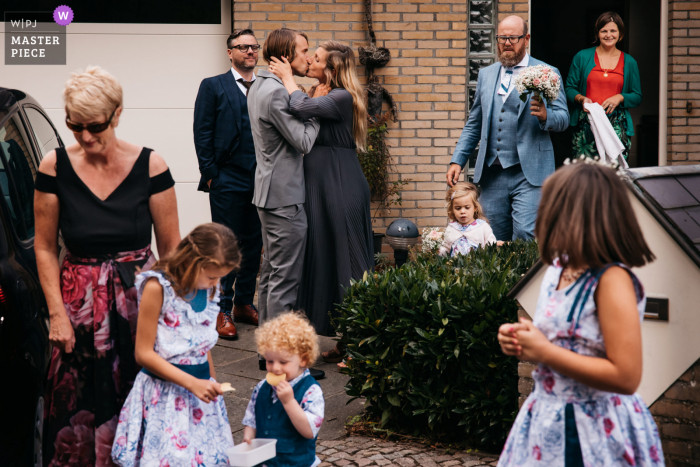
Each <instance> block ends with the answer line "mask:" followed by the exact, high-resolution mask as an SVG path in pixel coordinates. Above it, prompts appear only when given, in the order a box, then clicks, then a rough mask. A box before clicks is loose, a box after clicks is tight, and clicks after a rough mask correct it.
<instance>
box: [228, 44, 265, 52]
mask: <svg viewBox="0 0 700 467" xmlns="http://www.w3.org/2000/svg"><path fill="white" fill-rule="evenodd" d="M231 48H232V49H238V50H240V51H241V52H242V53H246V52H247V51H248V49H250V50H252V51H253V52H257V51H258V50H260V46H259V45H258V44H253V45H246V44H241V45H234V46H232V47H231Z"/></svg>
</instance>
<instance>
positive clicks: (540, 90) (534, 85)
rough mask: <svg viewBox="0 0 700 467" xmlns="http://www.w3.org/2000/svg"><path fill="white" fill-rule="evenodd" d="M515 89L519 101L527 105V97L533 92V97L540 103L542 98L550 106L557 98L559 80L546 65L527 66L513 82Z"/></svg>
mask: <svg viewBox="0 0 700 467" xmlns="http://www.w3.org/2000/svg"><path fill="white" fill-rule="evenodd" d="M513 83H514V84H515V89H517V90H518V92H519V93H520V100H521V101H523V102H525V103H527V95H528V93H529V92H530V91H533V92H534V94H535V97H536V98H537V99H538V100H539V101H540V102H542V98H544V99H545V100H546V101H547V103H548V104H551V103H552V101H553V100H555V99H556V98H557V97H558V96H559V89H560V88H561V79H560V78H559V75H558V74H557V73H556V72H555V71H554V70H553V69H552V68H551V67H549V66H547V65H535V66H529V67H527V68H525V69H524V70H523V71H521V72H520V74H519V75H518V76H516V77H515V80H514V81H513Z"/></svg>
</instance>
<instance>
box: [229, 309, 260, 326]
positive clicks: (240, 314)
mask: <svg viewBox="0 0 700 467" xmlns="http://www.w3.org/2000/svg"><path fill="white" fill-rule="evenodd" d="M233 320H234V321H235V322H237V323H245V324H252V325H253V326H257V325H258V310H257V308H255V305H241V306H239V305H234V306H233Z"/></svg>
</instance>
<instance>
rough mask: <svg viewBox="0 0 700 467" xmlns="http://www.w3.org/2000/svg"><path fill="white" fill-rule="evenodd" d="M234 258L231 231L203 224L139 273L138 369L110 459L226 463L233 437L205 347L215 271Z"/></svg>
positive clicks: (214, 310)
mask: <svg viewBox="0 0 700 467" xmlns="http://www.w3.org/2000/svg"><path fill="white" fill-rule="evenodd" d="M239 263H240V253H239V251H238V247H237V242H236V238H235V236H234V235H233V232H231V230H230V229H228V228H227V227H225V226H223V225H220V224H204V225H200V226H199V227H197V228H195V229H194V230H193V231H192V232H191V233H190V234H189V235H188V236H187V237H185V238H184V239H183V240H182V241H181V242H180V244H179V245H178V246H177V248H176V249H175V251H174V252H173V253H172V255H170V256H169V257H167V258H165V259H163V260H161V261H159V262H158V263H156V264H155V265H154V267H153V270H151V271H147V272H143V273H141V274H139V275H138V277H137V279H136V289H137V290H138V296H139V297H138V298H139V319H138V325H137V330H136V361H137V362H138V363H139V364H140V365H141V366H142V367H143V369H142V370H141V372H140V373H139V374H138V376H137V377H136V381H135V382H134V386H133V388H132V390H131V392H130V393H129V396H128V397H127V399H126V402H125V403H124V407H123V408H122V410H121V413H120V415H119V423H118V425H117V430H116V434H115V436H114V444H113V446H112V459H113V460H114V462H115V463H116V464H117V465H120V466H123V467H135V466H141V467H146V466H149V467H150V466H154V467H180V466H187V467H203V466H206V467H212V466H228V465H229V464H228V456H227V455H226V450H227V449H229V448H231V447H233V438H232V436H231V427H230V425H229V420H228V416H227V414H226V406H225V405H224V400H223V397H220V396H221V394H223V393H222V391H221V385H220V384H219V383H217V382H216V379H215V374H214V367H213V364H212V360H211V352H210V351H211V349H212V348H213V347H214V345H215V344H216V341H217V339H218V333H217V331H216V317H217V314H218V312H219V305H218V301H219V279H221V278H222V277H224V276H225V275H227V274H228V273H229V272H230V271H231V270H232V269H233V268H235V267H237V266H238V264H239Z"/></svg>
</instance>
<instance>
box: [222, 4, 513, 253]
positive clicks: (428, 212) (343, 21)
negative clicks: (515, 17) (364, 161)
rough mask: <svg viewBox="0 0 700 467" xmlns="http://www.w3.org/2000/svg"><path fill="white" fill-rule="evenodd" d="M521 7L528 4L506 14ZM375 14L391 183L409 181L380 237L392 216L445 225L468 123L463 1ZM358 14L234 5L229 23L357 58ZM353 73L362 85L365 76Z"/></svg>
mask: <svg viewBox="0 0 700 467" xmlns="http://www.w3.org/2000/svg"><path fill="white" fill-rule="evenodd" d="M502 4H503V8H506V7H507V6H511V5H510V2H502ZM522 5H525V7H527V0H517V1H515V2H513V4H512V8H513V9H517V11H520V9H521V8H522ZM373 8H374V11H373V13H374V30H375V32H376V35H377V46H384V47H387V48H389V49H390V50H391V56H392V58H391V61H390V62H389V64H388V65H387V66H386V67H384V68H381V69H378V70H376V73H375V74H376V75H377V76H379V79H380V82H381V83H382V84H383V85H384V87H385V88H386V89H387V90H388V91H389V92H391V93H392V95H393V96H394V99H395V100H396V102H397V105H398V110H399V115H398V120H399V122H398V123H391V124H390V132H389V136H388V143H389V144H390V145H391V149H390V151H391V154H392V156H393V159H394V162H395V163H396V169H397V170H396V172H397V173H395V174H393V175H392V177H393V178H394V179H398V177H401V178H402V179H410V180H411V182H410V183H409V184H408V185H407V186H406V189H405V190H404V194H403V205H402V207H401V208H399V209H392V210H391V212H382V213H380V215H379V216H377V217H378V218H377V219H375V221H374V227H375V230H377V231H379V232H383V231H384V230H385V228H386V226H388V225H389V224H390V223H391V221H392V220H393V219H395V218H397V217H407V218H410V219H413V220H415V221H416V222H417V224H418V225H419V226H426V225H444V224H445V223H446V216H445V214H444V204H445V202H444V196H445V188H446V185H445V172H446V170H447V166H448V164H449V161H450V155H451V154H452V150H453V149H454V146H455V144H456V143H457V140H458V139H459V135H460V133H461V130H462V127H463V126H464V121H465V118H466V112H465V107H466V103H465V84H466V74H467V60H466V51H467V42H466V39H467V28H466V24H467V1H466V0H374V6H373ZM364 9H365V6H364V1H363V0H326V1H324V0H315V1H311V2H301V3H300V2H299V1H298V0H264V1H258V0H246V1H243V0H240V1H239V0H236V1H235V4H234V20H235V27H236V28H243V27H251V28H252V29H253V30H254V31H255V32H256V34H257V35H258V40H259V41H261V42H262V40H264V38H265V36H266V35H267V33H268V32H270V31H272V30H274V29H276V28H279V27H288V28H294V29H299V30H303V31H305V32H306V33H307V34H308V35H309V39H310V42H311V44H310V48H311V49H312V50H313V49H315V48H316V47H317V45H318V43H320V42H322V41H323V40H327V39H333V40H337V41H340V42H342V43H345V44H347V45H350V46H351V47H353V49H354V50H355V51H357V47H358V46H360V45H366V44H368V43H369V42H368V35H367V33H366V29H367V28H366V26H365V24H364V21H363V13H364ZM504 11H506V10H504ZM507 11H512V10H507ZM260 65H261V66H262V65H264V62H262V59H261V63H260ZM358 71H359V73H360V75H361V79H362V80H363V82H364V70H363V69H361V68H360V69H359V70H358ZM374 207H376V204H375V206H373V208H374ZM373 212H374V209H373ZM385 248H386V247H385Z"/></svg>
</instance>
